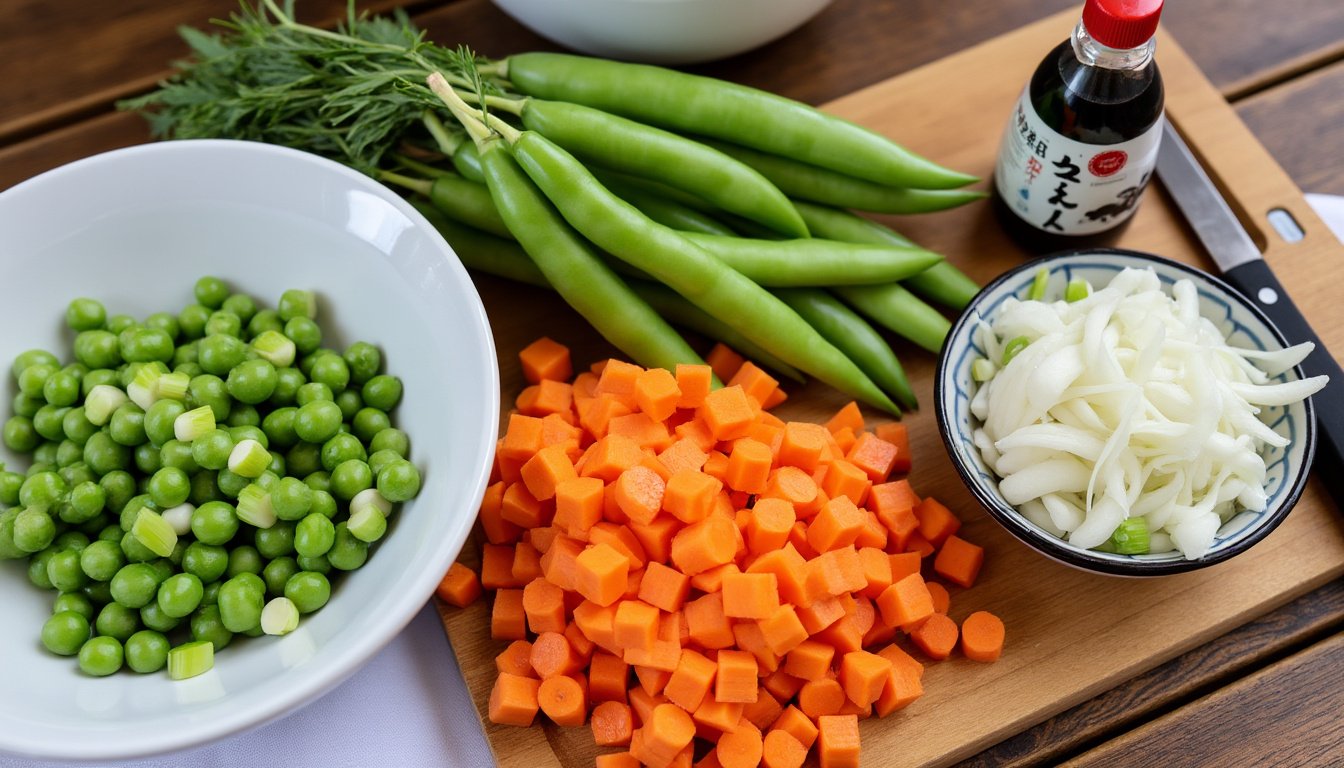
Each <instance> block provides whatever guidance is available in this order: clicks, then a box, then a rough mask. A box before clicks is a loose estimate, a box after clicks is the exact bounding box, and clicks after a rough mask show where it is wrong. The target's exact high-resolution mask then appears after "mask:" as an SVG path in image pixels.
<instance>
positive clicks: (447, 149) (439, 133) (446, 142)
mask: <svg viewBox="0 0 1344 768" xmlns="http://www.w3.org/2000/svg"><path fill="white" fill-rule="evenodd" d="M420 121H421V122H422V123H424V125H425V130H427V131H429V135H430V136H431V137H432V138H433V139H434V144H435V145H437V146H438V148H439V151H440V152H442V153H443V154H445V155H448V156H449V157H452V156H453V153H454V152H457V148H458V147H460V146H462V137H461V136H460V135H458V134H456V133H454V132H453V131H451V130H449V128H448V126H446V125H444V124H443V121H442V120H440V119H439V116H438V115H436V114H434V113H433V112H430V111H429V110H425V114H424V115H423V116H422V117H421V118H420Z"/></svg>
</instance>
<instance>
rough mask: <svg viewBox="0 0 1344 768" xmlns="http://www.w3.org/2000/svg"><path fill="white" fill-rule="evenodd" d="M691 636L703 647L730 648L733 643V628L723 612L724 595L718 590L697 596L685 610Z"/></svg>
mask: <svg viewBox="0 0 1344 768" xmlns="http://www.w3.org/2000/svg"><path fill="white" fill-rule="evenodd" d="M683 614H684V615H685V617H686V624H687V626H688V627H689V629H690V637H691V639H692V640H694V641H695V643H696V644H697V645H699V646H700V647H701V648H706V649H718V648H729V647H731V646H732V644H733V628H732V624H731V623H730V622H729V621H728V617H727V616H725V615H724V614H723V596H722V595H721V594H719V593H718V592H715V593H712V594H708V595H704V596H703V597H699V598H696V599H695V600H692V601H691V602H689V603H686V607H685V609H684V610H683Z"/></svg>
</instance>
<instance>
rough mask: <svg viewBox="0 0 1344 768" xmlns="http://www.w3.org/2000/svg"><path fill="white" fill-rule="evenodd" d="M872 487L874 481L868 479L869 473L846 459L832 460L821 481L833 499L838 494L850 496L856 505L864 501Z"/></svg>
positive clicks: (824, 489)
mask: <svg viewBox="0 0 1344 768" xmlns="http://www.w3.org/2000/svg"><path fill="white" fill-rule="evenodd" d="M871 487H872V481H871V480H869V479H868V475H867V474H865V473H864V471H863V470H862V469H859V468H858V467H856V466H854V465H853V464H850V463H849V462H848V461H845V460H844V459H837V460H835V461H833V462H831V464H830V466H828V467H827V468H826V474H825V476H824V477H823V478H822V481H821V490H823V491H825V492H826V495H827V496H829V497H830V498H832V499H834V498H835V497H837V496H848V497H849V500H850V501H852V502H854V503H855V504H856V505H857V504H862V503H863V502H864V499H865V498H867V496H868V490H869V489H870V488H871Z"/></svg>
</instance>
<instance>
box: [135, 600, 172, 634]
mask: <svg viewBox="0 0 1344 768" xmlns="http://www.w3.org/2000/svg"><path fill="white" fill-rule="evenodd" d="M140 623H141V624H142V625H144V627H145V628H146V629H152V630H154V631H155V632H171V631H173V630H174V629H176V628H177V626H178V625H179V624H181V623H182V619H181V618H178V617H175V616H169V615H168V614H166V613H164V612H163V609H162V608H160V607H159V603H158V601H157V600H152V601H150V603H149V605H146V606H145V607H144V608H141V609H140Z"/></svg>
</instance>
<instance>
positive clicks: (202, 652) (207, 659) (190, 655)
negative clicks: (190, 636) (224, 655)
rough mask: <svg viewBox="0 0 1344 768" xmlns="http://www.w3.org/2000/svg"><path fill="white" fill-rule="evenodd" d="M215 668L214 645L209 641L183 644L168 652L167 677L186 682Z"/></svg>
mask: <svg viewBox="0 0 1344 768" xmlns="http://www.w3.org/2000/svg"><path fill="white" fill-rule="evenodd" d="M214 666H215V644H214V643H212V642H210V641H209V640H197V641H195V642H191V643H183V644H182V645H179V646H177V647H176V648H174V649H172V650H171V651H169V652H168V677H170V678H172V679H173V680H186V679H187V678H188V677H195V676H197V675H199V674H202V673H205V672H209V671H210V670H211V669H212V668H214Z"/></svg>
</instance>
